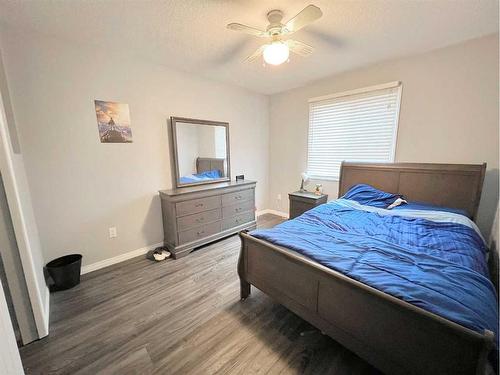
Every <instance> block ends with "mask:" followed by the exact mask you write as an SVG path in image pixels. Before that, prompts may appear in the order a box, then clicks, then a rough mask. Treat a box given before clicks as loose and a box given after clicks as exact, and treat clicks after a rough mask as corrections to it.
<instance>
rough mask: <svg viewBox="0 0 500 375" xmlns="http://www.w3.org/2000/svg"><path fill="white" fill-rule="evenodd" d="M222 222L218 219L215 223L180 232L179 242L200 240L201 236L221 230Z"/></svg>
mask: <svg viewBox="0 0 500 375" xmlns="http://www.w3.org/2000/svg"><path fill="white" fill-rule="evenodd" d="M220 228H221V223H220V221H216V222H214V223H210V224H206V225H203V226H201V227H197V228H193V229H189V230H185V231H182V232H179V243H181V244H182V243H187V242H192V241H196V240H199V239H201V238H204V237H207V236H210V235H212V234H215V233H218V232H220V230H221V229H220Z"/></svg>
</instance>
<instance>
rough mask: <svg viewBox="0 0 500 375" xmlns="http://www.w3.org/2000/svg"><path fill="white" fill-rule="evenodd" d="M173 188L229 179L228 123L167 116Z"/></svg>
mask: <svg viewBox="0 0 500 375" xmlns="http://www.w3.org/2000/svg"><path fill="white" fill-rule="evenodd" d="M170 124H171V127H172V143H173V154H174V155H173V160H174V163H175V181H176V187H178V188H179V187H184V186H193V185H202V184H211V183H215V182H223V181H230V180H231V172H230V171H231V165H230V162H229V124H228V123H227V122H218V121H207V120H196V119H190V118H183V117H170Z"/></svg>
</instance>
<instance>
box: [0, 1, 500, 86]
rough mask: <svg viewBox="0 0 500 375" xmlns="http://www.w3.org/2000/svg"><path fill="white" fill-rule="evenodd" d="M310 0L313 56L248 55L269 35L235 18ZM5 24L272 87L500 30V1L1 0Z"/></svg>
mask: <svg viewBox="0 0 500 375" xmlns="http://www.w3.org/2000/svg"><path fill="white" fill-rule="evenodd" d="M310 3H312V4H315V5H317V6H319V7H320V8H321V9H322V11H323V17H322V18H321V19H319V20H318V21H316V22H315V23H313V24H311V25H309V26H307V27H306V28H304V29H303V30H300V31H299V32H297V33H296V34H294V35H293V38H295V39H297V40H300V41H303V42H306V43H308V44H310V45H312V46H314V47H315V52H314V53H313V55H312V56H310V57H307V58H303V57H299V56H292V58H291V61H290V62H289V63H286V64H283V65H281V66H278V67H271V66H267V67H263V66H262V64H261V63H260V60H259V61H257V62H254V63H252V64H249V63H244V62H243V60H244V59H245V57H246V56H247V55H249V54H251V53H252V52H253V51H254V50H256V49H257V48H258V47H259V45H260V44H261V43H262V42H263V39H259V38H256V37H252V36H250V35H244V34H240V33H236V32H234V31H230V30H227V29H226V24H228V23H230V22H240V23H244V24H248V25H251V26H254V27H258V28H265V27H266V26H267V19H266V17H265V16H266V13H267V12H268V11H269V10H271V9H281V10H283V12H284V14H285V17H284V21H286V20H288V19H289V18H291V17H293V16H294V15H295V14H296V13H298V12H299V11H300V10H301V9H302V8H304V7H305V6H306V5H308V4H310ZM0 21H3V22H6V23H11V24H15V25H16V26H17V27H21V28H25V29H29V30H33V31H37V32H42V33H46V34H49V35H52V36H56V37H60V38H63V39H66V40H68V41H71V42H77V43H86V44H94V45H98V46H100V47H103V48H106V49H107V50H109V51H113V50H115V51H117V52H118V51H120V53H123V51H126V53H127V54H128V53H130V54H131V56H132V57H140V58H142V59H145V60H148V61H150V62H155V63H159V64H163V65H165V66H169V67H172V68H175V69H180V70H183V71H187V72H191V73H194V74H197V75H200V76H204V77H208V78H211V79H215V80H220V81H224V82H229V83H234V84H237V85H239V86H243V87H246V88H248V89H250V90H252V91H256V92H260V93H265V94H272V93H276V92H280V91H284V90H287V89H290V88H293V87H298V86H301V85H304V84H305V83H307V82H310V81H313V80H317V79H320V78H322V77H326V76H329V75H332V74H334V73H338V72H341V71H345V70H349V69H353V68H355V67H359V66H363V65H368V64H372V63H375V62H378V61H382V60H387V59H390V58H394V57H400V56H405V55H411V54H416V53H419V52H424V51H427V50H431V49H435V48H440V47H444V46H447V45H450V44H455V43H458V42H461V41H464V40H467V39H472V38H476V37H479V36H482V35H487V34H491V33H495V32H498V0H427V1H425V0H364V1H354V0H350V1H347V0H334V1H328V0H253V1H249V0H177V1H175V0H169V1H155V0H153V1H116V0H108V1H101V0H85V1H84V0H65V1H41V0H38V1H34V0H33V1H21V0H0Z"/></svg>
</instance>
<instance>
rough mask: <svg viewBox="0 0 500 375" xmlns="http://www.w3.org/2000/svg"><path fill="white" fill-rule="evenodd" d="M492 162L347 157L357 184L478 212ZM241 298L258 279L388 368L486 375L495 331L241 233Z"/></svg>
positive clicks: (350, 180)
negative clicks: (471, 325)
mask: <svg viewBox="0 0 500 375" xmlns="http://www.w3.org/2000/svg"><path fill="white" fill-rule="evenodd" d="M485 169H486V164H481V165H461V164H460V165H459V164H420V163H419V164H416V163H395V164H369V163H343V164H342V169H341V178H340V181H339V196H341V195H343V194H344V193H345V192H346V191H347V190H348V189H349V188H350V187H351V186H352V185H354V184H357V183H366V184H370V185H372V186H374V187H376V188H379V189H382V190H385V191H390V192H393V193H400V194H403V195H405V196H406V197H407V198H408V199H410V200H414V201H421V202H428V203H432V204H436V205H442V206H447V207H452V208H460V209H464V210H467V212H468V213H469V214H470V216H471V217H472V218H474V219H475V218H476V216H477V208H478V205H479V200H480V197H481V189H482V184H483V179H484V173H485ZM240 237H241V243H242V245H241V252H240V258H239V262H238V274H239V277H240V283H241V298H242V299H245V298H247V297H248V296H249V295H250V289H251V285H254V286H255V287H257V288H258V289H260V290H262V291H263V292H264V293H266V294H268V295H269V296H271V297H272V298H274V299H275V300H276V301H278V302H279V303H281V304H282V305H284V306H285V307H287V308H288V309H290V310H291V311H293V312H294V313H296V314H297V315H299V316H300V317H302V318H303V319H305V320H307V321H308V322H310V323H311V324H313V325H314V326H316V327H317V328H319V329H320V330H321V331H323V332H325V333H326V334H328V335H329V336H330V337H332V338H333V339H335V340H336V341H338V342H339V343H341V344H342V345H344V346H345V347H346V348H348V349H350V350H352V351H353V352H355V353H357V354H358V355H359V356H360V357H362V358H364V359H365V360H367V361H368V362H370V363H371V364H372V365H374V366H375V367H377V368H379V369H380V370H382V371H383V372H385V373H386V374H394V375H400V374H401V375H403V374H404V375H408V374H413V375H421V374H422V375H423V374H425V375H431V374H439V375H446V374H450V375H466V374H474V375H484V374H485V370H486V364H487V357H488V354H489V352H490V351H491V348H492V347H493V340H494V337H493V333H492V332H490V331H485V332H484V333H478V332H475V331H472V330H470V329H468V328H465V327H463V326H461V325H459V324H456V323H454V322H452V321H450V320H447V319H445V318H443V317H440V316H438V315H436V314H433V313H430V312H428V311H426V310H424V309H421V308H419V307H416V306H414V305H412V304H410V303H407V302H405V301H403V300H400V299H398V298H395V297H393V296H391V295H388V294H386V293H384V292H381V291H379V290H377V289H375V288H372V287H370V286H368V285H365V284H363V283H361V282H358V281H356V280H354V279H351V278H349V277H347V276H345V275H343V274H342V273H339V272H337V271H334V270H332V269H329V268H327V267H325V266H322V265H321V264H319V263H317V262H315V261H313V260H311V259H309V258H307V257H305V256H302V255H300V254H299V253H297V252H295V251H293V250H290V249H287V248H284V247H281V246H276V245H273V244H271V243H269V242H267V241H264V240H260V239H257V238H255V237H252V236H251V235H250V234H248V233H246V232H241V233H240Z"/></svg>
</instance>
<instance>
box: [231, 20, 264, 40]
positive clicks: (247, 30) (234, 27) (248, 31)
mask: <svg viewBox="0 0 500 375" xmlns="http://www.w3.org/2000/svg"><path fill="white" fill-rule="evenodd" d="M227 28H228V29H229V30H233V31H240V32H242V33H246V34H250V35H254V36H258V37H261V38H265V37H267V36H268V34H267V33H266V32H265V31H263V30H259V29H256V28H255V27H250V26H247V25H242V24H241V23H230V24H229V25H227Z"/></svg>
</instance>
